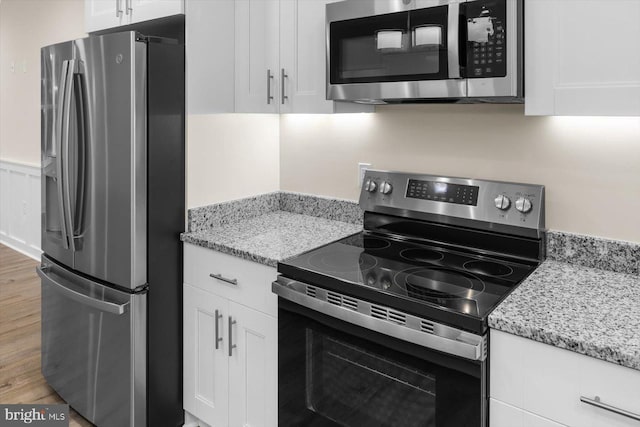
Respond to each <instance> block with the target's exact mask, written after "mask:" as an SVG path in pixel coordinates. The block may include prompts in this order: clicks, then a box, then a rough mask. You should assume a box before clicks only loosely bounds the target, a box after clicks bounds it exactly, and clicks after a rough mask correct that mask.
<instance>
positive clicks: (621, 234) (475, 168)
mask: <svg viewBox="0 0 640 427" xmlns="http://www.w3.org/2000/svg"><path fill="white" fill-rule="evenodd" d="M358 162H368V163H372V164H373V167H374V168H377V169H387V170H403V171H414V172H424V173H433V174H443V175H451V176H464V177H476V178H487V179H497V180H505V181H520V182H531V183H537V184H543V185H545V186H546V189H547V205H546V213H547V227H548V228H549V229H553V230H563V231H570V232H575V233H581V234H588V235H594V236H601V237H607V238H613V239H621V240H628V241H634V242H640V226H639V225H638V215H639V214H638V212H640V117H613V118H607V117H581V118H578V117H525V116H524V114H523V106H522V105H442V104H439V105H414V106H409V105H395V106H385V107H378V109H377V112H376V113H374V114H351V115H349V114H345V115H284V116H282V117H281V119H280V186H281V189H282V190H285V191H298V192H303V193H311V194H318V195H323V196H333V197H340V198H346V199H353V200H356V199H357V197H358V186H357V163H358Z"/></svg>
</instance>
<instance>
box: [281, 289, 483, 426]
mask: <svg viewBox="0 0 640 427" xmlns="http://www.w3.org/2000/svg"><path fill="white" fill-rule="evenodd" d="M285 307H286V306H285ZM295 311H296V312H295V313H294V312H293V311H289V310H288V309H284V308H283V304H282V302H281V305H280V310H279V313H278V315H279V348H278V353H279V356H278V357H279V379H278V381H279V387H278V388H279V413H278V419H279V425H280V426H343V427H351V426H353V427H356V426H357V427H362V426H367V427H374V426H375V427H383V426H385V427H386V426H389V427H391V426H402V427H413V426H416V427H417V426H420V427H454V426H455V427H464V426H474V427H480V426H483V425H484V424H483V421H482V419H483V418H484V416H485V415H484V414H485V409H484V408H485V406H484V405H485V404H486V402H485V398H486V395H485V393H484V392H483V388H484V387H485V385H484V382H483V381H482V380H481V377H482V373H483V370H484V365H483V364H480V363H473V362H467V361H462V360H460V359H459V358H455V357H451V356H445V355H442V354H441V353H436V352H433V351H430V350H427V349H424V348H421V347H418V346H414V345H413V344H407V343H401V342H399V341H397V340H395V339H393V338H389V337H386V336H384V335H380V334H377V333H372V332H370V331H367V330H365V329H363V328H359V327H356V326H353V325H348V324H345V323H338V324H336V323H334V322H338V321H336V319H332V318H328V317H326V316H324V315H321V314H318V313H316V312H313V311H311V310H307V309H304V308H300V307H299V306H297V307H296V308H295Z"/></svg>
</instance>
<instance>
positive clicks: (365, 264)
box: [278, 233, 537, 332]
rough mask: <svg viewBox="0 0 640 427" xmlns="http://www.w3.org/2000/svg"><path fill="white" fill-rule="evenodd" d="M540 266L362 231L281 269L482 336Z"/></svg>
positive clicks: (296, 259)
mask: <svg viewBox="0 0 640 427" xmlns="http://www.w3.org/2000/svg"><path fill="white" fill-rule="evenodd" d="M536 266H537V264H533V263H532V264H526V263H522V262H521V261H517V260H513V259H508V258H497V257H491V256H486V255H482V254H479V253H474V252H472V251H466V250H461V249H454V248H448V247H444V246H442V247H440V246H429V245H424V244H421V243H417V242H415V241H408V240H399V239H395V238H389V237H382V236H379V235H372V234H365V233H360V234H356V235H353V236H350V237H347V238H345V239H342V240H339V241H337V242H334V243H330V244H328V245H325V246H322V247H320V248H318V249H314V250H312V251H309V252H306V253H303V254H301V255H299V256H297V257H294V258H290V259H288V260H286V261H284V262H281V263H279V264H278V271H279V272H280V273H282V274H284V275H285V276H286V277H288V278H290V279H294V280H300V281H302V282H305V283H307V284H311V285H316V286H323V287H326V288H328V289H330V290H334V291H336V292H340V293H343V294H346V295H350V296H354V297H359V298H362V299H366V300H369V301H372V302H375V303H378V304H382V305H386V306H387V307H390V308H396V309H399V310H403V311H406V312H409V313H412V314H416V315H418V316H423V317H430V318H433V319H434V320H438V321H441V322H443V323H447V324H451V325H454V326H458V327H462V328H464V329H469V330H472V331H474V332H484V330H485V329H486V318H487V316H488V314H489V313H490V312H491V310H492V309H493V308H494V307H495V306H497V305H498V303H499V302H500V301H501V300H502V299H503V298H504V297H506V295H507V294H509V293H510V292H511V291H512V290H513V288H514V287H515V286H516V285H517V284H518V283H520V282H521V281H522V280H523V279H524V278H525V277H526V276H527V275H528V274H529V273H531V271H533V269H534V268H535V267H536Z"/></svg>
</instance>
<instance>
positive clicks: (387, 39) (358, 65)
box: [329, 6, 448, 84]
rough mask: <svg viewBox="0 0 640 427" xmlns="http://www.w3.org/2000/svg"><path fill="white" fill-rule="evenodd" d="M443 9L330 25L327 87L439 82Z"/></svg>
mask: <svg viewBox="0 0 640 427" xmlns="http://www.w3.org/2000/svg"><path fill="white" fill-rule="evenodd" d="M447 16H448V7H447V6H438V7H432V8H428V9H418V10H414V11H409V12H398V13H390V14H386V15H379V16H373V17H367V18H358V19H349V20H345V21H337V22H332V23H331V24H330V47H329V51H330V58H329V60H330V81H331V84H344V83H372V82H397V81H417V80H442V79H446V78H447V76H448V65H447V23H448V20H447Z"/></svg>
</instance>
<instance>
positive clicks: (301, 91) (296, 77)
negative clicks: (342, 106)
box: [280, 0, 337, 113]
mask: <svg viewBox="0 0 640 427" xmlns="http://www.w3.org/2000/svg"><path fill="white" fill-rule="evenodd" d="M335 1H337V0H281V1H280V81H281V90H280V112H282V113H293V112H295V113H333V112H334V103H333V101H329V100H327V99H326V92H327V84H326V77H325V76H326V36H325V27H326V24H325V6H326V5H327V3H333V2H335Z"/></svg>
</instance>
